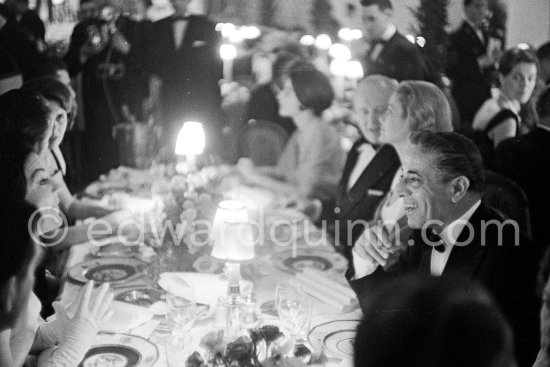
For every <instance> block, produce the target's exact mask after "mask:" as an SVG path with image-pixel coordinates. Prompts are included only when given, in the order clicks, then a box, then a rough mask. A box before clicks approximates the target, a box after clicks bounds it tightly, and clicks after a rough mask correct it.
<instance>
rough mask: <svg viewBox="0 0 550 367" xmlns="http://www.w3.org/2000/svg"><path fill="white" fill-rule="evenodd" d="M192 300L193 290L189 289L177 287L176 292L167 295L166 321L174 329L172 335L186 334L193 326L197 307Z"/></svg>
mask: <svg viewBox="0 0 550 367" xmlns="http://www.w3.org/2000/svg"><path fill="white" fill-rule="evenodd" d="M180 288H181V289H180ZM193 299H194V296H193V289H192V288H189V287H183V286H178V290H177V292H170V291H169V292H168V293H167V295H166V306H167V311H166V321H168V323H169V324H171V326H172V327H174V330H173V332H172V334H174V335H185V334H188V333H189V331H190V330H191V328H192V327H193V325H194V324H195V319H196V316H197V305H196V304H195V302H194V301H193Z"/></svg>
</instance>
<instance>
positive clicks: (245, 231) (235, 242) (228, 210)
mask: <svg viewBox="0 0 550 367" xmlns="http://www.w3.org/2000/svg"><path fill="white" fill-rule="evenodd" d="M210 240H211V241H212V245H213V248H212V257H215V258H217V259H220V260H225V261H227V262H241V261H246V260H251V259H253V258H254V240H253V238H252V229H251V227H250V225H249V223H248V212H247V211H246V208H245V206H244V204H243V203H242V202H240V201H237V200H224V201H221V202H220V203H219V204H218V209H217V211H216V215H215V217H214V223H213V224H212V233H211V235H210Z"/></svg>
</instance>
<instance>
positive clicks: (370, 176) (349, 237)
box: [306, 75, 400, 257]
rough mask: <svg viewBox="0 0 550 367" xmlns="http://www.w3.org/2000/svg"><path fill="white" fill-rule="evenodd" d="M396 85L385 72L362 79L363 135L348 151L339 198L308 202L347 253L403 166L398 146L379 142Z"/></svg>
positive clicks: (359, 117)
mask: <svg viewBox="0 0 550 367" xmlns="http://www.w3.org/2000/svg"><path fill="white" fill-rule="evenodd" d="M396 88H397V81H395V80H394V79H390V78H387V77H385V76H382V75H372V76H368V77H366V78H365V79H363V80H362V81H361V82H360V83H359V85H358V87H357V91H356V95H355V100H354V110H355V117H356V118H355V120H356V122H355V123H356V126H357V129H358V130H359V132H360V133H361V137H360V138H359V139H358V140H357V141H356V142H355V143H354V144H353V147H352V148H351V150H350V152H349V154H348V157H347V160H346V164H345V166H344V172H343V174H342V178H341V180H340V184H339V187H338V193H337V197H336V200H335V201H331V202H329V201H324V202H321V201H315V202H314V203H312V204H313V206H315V209H316V210H311V205H310V206H309V208H310V210H311V211H312V212H314V214H313V215H312V216H313V217H315V219H318V220H319V221H320V223H321V224H323V225H325V226H326V228H327V229H328V230H329V232H331V233H332V234H334V238H335V242H336V243H335V244H336V247H337V249H339V250H341V251H342V252H343V253H344V255H346V256H348V257H349V256H350V255H351V246H352V245H353V243H355V241H356V240H357V238H358V237H359V236H360V235H361V233H363V231H364V228H365V225H366V223H367V222H368V221H369V220H371V219H372V218H373V216H374V213H375V211H376V208H377V207H378V205H379V203H380V201H381V200H382V199H383V198H384V197H385V195H386V193H387V192H388V190H389V189H390V186H391V183H392V180H393V178H394V176H395V173H396V172H397V169H398V168H399V166H400V162H399V157H398V156H397V153H396V152H395V149H394V148H393V147H392V146H391V145H381V142H380V119H381V117H382V116H383V115H384V113H385V111H386V109H387V107H388V102H389V100H390V96H391V95H392V94H393V92H394V91H395V89H396ZM306 211H307V210H306ZM323 222H324V223H323Z"/></svg>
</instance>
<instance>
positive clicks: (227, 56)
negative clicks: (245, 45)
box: [220, 43, 237, 60]
mask: <svg viewBox="0 0 550 367" xmlns="http://www.w3.org/2000/svg"><path fill="white" fill-rule="evenodd" d="M220 57H221V58H222V60H233V59H235V58H236V57H237V47H235V46H234V45H231V44H228V43H224V44H223V45H221V46H220Z"/></svg>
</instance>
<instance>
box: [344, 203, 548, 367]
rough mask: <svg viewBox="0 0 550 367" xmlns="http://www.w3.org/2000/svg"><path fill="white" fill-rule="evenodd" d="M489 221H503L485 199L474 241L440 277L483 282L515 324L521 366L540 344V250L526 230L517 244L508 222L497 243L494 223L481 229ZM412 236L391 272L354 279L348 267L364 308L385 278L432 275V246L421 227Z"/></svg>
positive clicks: (455, 252) (475, 219) (456, 251)
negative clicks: (528, 236) (537, 283)
mask: <svg viewBox="0 0 550 367" xmlns="http://www.w3.org/2000/svg"><path fill="white" fill-rule="evenodd" d="M490 220H497V221H503V219H502V217H500V216H499V215H498V214H497V213H496V212H495V211H494V210H493V209H491V208H490V207H488V206H486V205H485V204H483V203H482V204H481V206H480V207H479V208H478V209H477V210H476V211H475V212H474V214H473V215H472V217H471V218H470V220H469V223H470V224H471V228H472V229H473V233H474V235H473V239H472V241H471V244H470V245H468V246H462V247H459V246H454V247H453V249H452V252H451V254H450V257H449V260H448V262H447V265H446V266H445V269H444V271H443V274H442V278H446V279H463V280H464V281H477V282H479V283H481V284H482V285H484V286H485V287H486V289H487V290H488V291H489V293H490V294H491V295H492V296H493V297H494V299H495V300H496V302H497V305H498V306H499V307H500V309H501V310H502V311H503V313H504V315H505V316H506V318H507V319H508V321H509V322H510V325H511V326H512V330H513V331H514V338H515V345H516V357H517V358H518V361H519V365H520V366H531V365H532V364H533V361H534V360H535V358H536V355H537V352H538V348H539V325H540V324H539V310H540V302H539V300H538V297H537V295H536V281H537V271H538V261H539V257H540V251H539V248H538V246H537V245H536V244H535V243H533V242H532V241H530V240H529V239H528V238H527V237H526V236H524V235H523V234H520V235H519V242H518V246H515V236H514V230H513V228H512V227H511V226H510V225H508V226H504V229H503V232H502V234H503V235H502V241H501V244H500V246H499V238H498V230H497V226H496V225H488V226H487V228H486V230H485V231H482V226H483V223H488V222H489V221H490ZM465 228H467V227H465ZM468 237H469V231H467V230H463V231H462V233H461V234H460V236H459V237H458V242H459V243H460V242H465V241H466V240H467V239H468ZM411 239H412V240H414V241H415V242H414V243H415V244H414V245H413V246H409V247H408V248H407V251H406V252H404V253H403V254H402V255H401V257H400V259H399V262H398V263H397V264H396V266H395V267H394V268H392V270H393V271H392V272H391V273H390V272H385V271H384V270H383V269H381V268H380V267H379V269H378V270H376V271H375V272H374V273H373V274H371V275H370V276H366V277H363V278H360V279H357V280H350V279H351V278H352V276H353V275H354V270H353V266H351V267H350V269H349V270H348V272H347V274H346V276H347V278H348V280H350V285H351V287H352V288H353V290H354V291H355V292H356V293H357V295H358V298H359V301H360V303H361V307H362V308H363V309H366V308H367V307H368V299H369V295H370V294H372V291H373V290H374V289H375V288H376V287H379V286H381V285H383V284H384V281H385V280H387V279H389V278H393V277H395V276H398V275H400V274H405V273H418V274H422V275H428V276H429V275H430V258H431V253H432V247H430V246H428V245H426V244H425V243H424V242H423V241H422V238H421V233H420V230H415V231H413V234H412V236H411Z"/></svg>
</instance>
